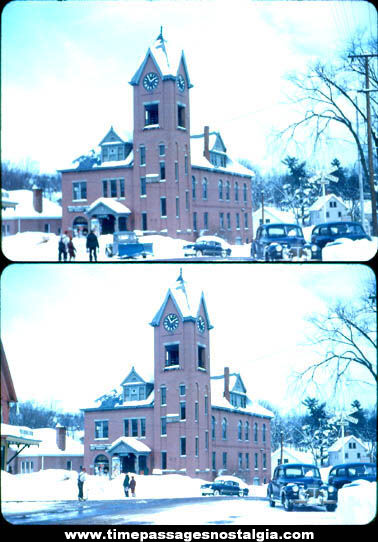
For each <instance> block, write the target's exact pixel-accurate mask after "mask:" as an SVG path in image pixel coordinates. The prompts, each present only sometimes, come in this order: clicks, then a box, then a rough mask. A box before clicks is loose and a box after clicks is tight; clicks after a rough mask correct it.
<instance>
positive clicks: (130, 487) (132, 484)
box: [77, 467, 136, 501]
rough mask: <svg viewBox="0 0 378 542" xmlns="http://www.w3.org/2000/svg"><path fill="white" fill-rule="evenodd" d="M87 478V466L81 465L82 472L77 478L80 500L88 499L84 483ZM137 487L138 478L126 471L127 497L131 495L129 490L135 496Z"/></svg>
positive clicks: (124, 481)
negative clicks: (85, 494)
mask: <svg viewBox="0 0 378 542" xmlns="http://www.w3.org/2000/svg"><path fill="white" fill-rule="evenodd" d="M86 480H87V471H86V469H85V467H80V472H79V475H78V478H77V486H78V489H79V494H78V499H79V501H86V500H87V497H85V496H84V483H85V482H86ZM135 488H136V480H135V478H134V476H133V475H131V478H130V475H129V473H126V475H125V478H124V480H123V490H124V492H125V497H128V496H129V492H131V496H132V497H135Z"/></svg>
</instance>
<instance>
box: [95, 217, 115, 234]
mask: <svg viewBox="0 0 378 542" xmlns="http://www.w3.org/2000/svg"><path fill="white" fill-rule="evenodd" d="M98 219H99V221H100V225H101V235H108V234H109V233H114V224H115V218H114V216H113V215H106V216H102V217H98Z"/></svg>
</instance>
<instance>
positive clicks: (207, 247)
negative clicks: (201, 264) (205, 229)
mask: <svg viewBox="0 0 378 542" xmlns="http://www.w3.org/2000/svg"><path fill="white" fill-rule="evenodd" d="M184 251H185V256H186V257H189V256H215V257H218V258H225V257H227V256H231V248H229V247H228V246H226V244H225V242H224V241H223V239H214V238H210V237H209V238H205V237H202V238H198V239H197V241H196V242H195V243H191V244H189V245H185V246H184Z"/></svg>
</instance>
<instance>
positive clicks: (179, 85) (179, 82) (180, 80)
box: [176, 74, 185, 92]
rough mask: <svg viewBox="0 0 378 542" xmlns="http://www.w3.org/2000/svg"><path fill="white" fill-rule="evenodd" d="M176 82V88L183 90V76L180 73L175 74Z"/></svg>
mask: <svg viewBox="0 0 378 542" xmlns="http://www.w3.org/2000/svg"><path fill="white" fill-rule="evenodd" d="M176 84H177V88H178V89H179V91H180V92H184V90H185V79H184V78H183V76H182V75H181V74H180V75H178V76H177V79H176Z"/></svg>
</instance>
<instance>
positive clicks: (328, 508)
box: [326, 504, 337, 512]
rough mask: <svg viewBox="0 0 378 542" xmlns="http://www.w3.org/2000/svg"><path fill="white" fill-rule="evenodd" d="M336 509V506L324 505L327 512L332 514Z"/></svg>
mask: <svg viewBox="0 0 378 542" xmlns="http://www.w3.org/2000/svg"><path fill="white" fill-rule="evenodd" d="M336 507H337V505H336V504H326V510H327V512H334V511H335V510H336Z"/></svg>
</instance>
